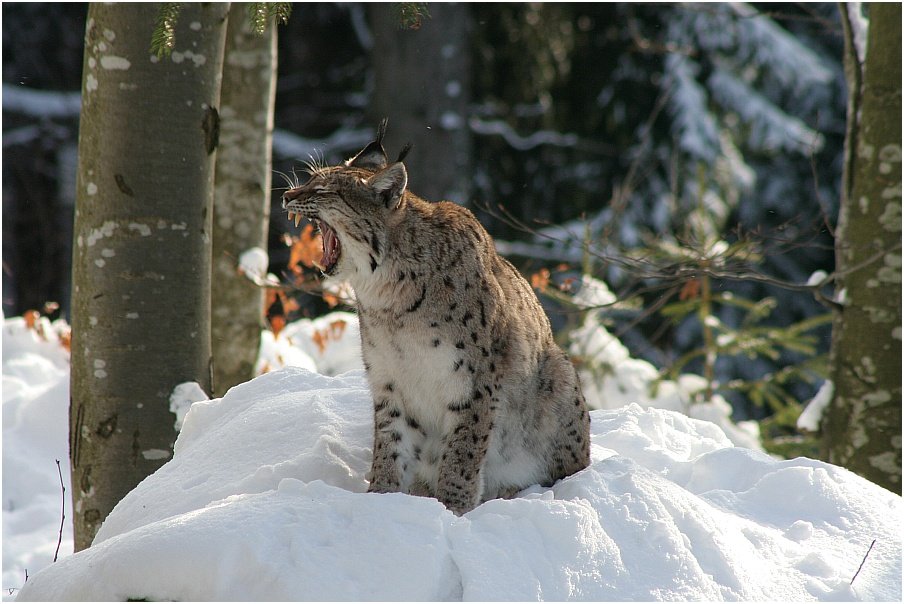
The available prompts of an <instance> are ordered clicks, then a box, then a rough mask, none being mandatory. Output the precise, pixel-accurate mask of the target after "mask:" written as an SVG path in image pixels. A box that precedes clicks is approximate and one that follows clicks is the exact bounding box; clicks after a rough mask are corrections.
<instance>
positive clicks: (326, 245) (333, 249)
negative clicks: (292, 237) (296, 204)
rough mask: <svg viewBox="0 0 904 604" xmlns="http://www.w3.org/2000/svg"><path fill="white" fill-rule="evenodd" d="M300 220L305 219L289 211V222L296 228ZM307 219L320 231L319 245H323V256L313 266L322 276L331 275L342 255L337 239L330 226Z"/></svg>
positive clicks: (314, 219)
mask: <svg viewBox="0 0 904 604" xmlns="http://www.w3.org/2000/svg"><path fill="white" fill-rule="evenodd" d="M302 218H306V217H305V216H303V215H302V214H299V213H298V212H293V211H291V210H289V221H290V222H294V223H295V226H296V227H297V226H298V225H299V223H300V222H301V219H302ZM307 218H310V220H311V221H313V222H314V225H315V226H316V227H317V230H319V231H320V242H321V245H323V255H322V256H321V257H320V261H319V262H318V261H316V260H315V261H314V266H316V267H317V268H318V269H320V271H321V272H322V273H323V274H325V275H332V274H333V269H335V268H336V264H337V263H338V262H339V257H340V256H341V255H342V245H341V244H340V243H339V237H338V235H336V231H335V230H333V228H332V227H331V226H330V225H328V224H327V223H325V222H324V221H322V220H320V219H319V218H314V217H307Z"/></svg>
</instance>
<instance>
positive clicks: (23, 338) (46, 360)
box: [2, 317, 72, 588]
mask: <svg viewBox="0 0 904 604" xmlns="http://www.w3.org/2000/svg"><path fill="white" fill-rule="evenodd" d="M64 327H65V325H64V323H62V322H54V323H50V321H48V320H47V318H46V317H40V318H39V319H37V321H36V323H35V325H34V327H33V328H29V327H28V326H27V324H26V322H25V320H24V319H23V318H22V317H13V318H9V319H4V320H3V337H2V340H3V587H4V588H7V587H12V586H18V585H21V584H22V581H23V580H24V579H25V569H37V568H42V567H44V566H46V565H47V564H50V562H51V560H53V556H54V554H55V552H56V545H57V534H58V531H59V526H60V508H61V505H62V490H61V488H60V474H62V479H63V484H64V485H65V488H66V496H67V498H68V496H69V493H71V492H72V491H71V490H70V486H69V483H70V478H69V424H68V421H67V418H68V415H67V414H66V410H65V407H63V406H62V405H65V403H67V402H68V401H69V354H68V353H67V352H66V350H65V349H64V348H63V347H62V346H61V345H60V344H59V339H58V334H59V333H61V332H62V331H63V330H64ZM54 460H60V463H61V466H60V469H59V471H58V470H57V467H56V465H55V463H54ZM67 505H68V503H67ZM61 541H62V543H61V545H60V553H61V555H65V554H66V553H67V552H72V523H71V522H68V523H66V524H65V526H64V527H63V535H62V539H61Z"/></svg>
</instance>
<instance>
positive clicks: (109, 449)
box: [70, 3, 228, 551]
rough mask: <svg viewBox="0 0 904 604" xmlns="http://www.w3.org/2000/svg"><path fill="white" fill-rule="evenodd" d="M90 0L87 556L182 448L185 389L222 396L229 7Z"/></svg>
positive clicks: (82, 304) (79, 409)
mask: <svg viewBox="0 0 904 604" xmlns="http://www.w3.org/2000/svg"><path fill="white" fill-rule="evenodd" d="M158 9H159V5H158V4H123V3H114V4H100V3H96V4H91V5H90V8H89V13H88V24H87V28H86V34H85V60H84V71H83V73H84V80H83V85H82V110H81V122H80V132H79V164H78V175H77V193H76V216H75V240H76V243H75V246H74V253H73V309H72V328H73V330H72V331H73V339H72V384H71V404H70V439H71V442H70V458H71V461H72V485H73V495H72V496H73V503H74V506H73V507H74V510H75V512H74V523H75V549H76V551H78V550H81V549H84V548H86V547H88V546H89V545H90V544H91V542H92V540H93V538H94V535H95V534H96V532H97V529H98V528H99V527H100V524H101V522H103V520H104V518H105V517H106V516H107V515H108V514H109V512H110V511H111V510H112V509H113V506H114V505H116V503H117V502H118V501H119V500H120V499H121V498H122V497H123V496H124V495H126V493H128V492H129V491H130V490H131V489H132V488H133V487H135V485H137V484H138V483H139V482H140V481H141V480H142V479H143V478H145V477H146V476H148V475H149V474H151V473H152V472H154V471H155V470H156V469H157V468H159V467H160V466H161V465H162V464H163V463H165V462H166V461H167V460H168V459H169V458H170V457H171V455H172V448H173V443H174V441H175V439H176V431H175V427H174V422H175V419H176V418H175V415H174V414H173V413H172V412H171V411H170V400H169V397H170V394H171V393H172V391H173V389H174V387H175V386H176V385H178V384H180V383H182V382H197V383H198V384H199V385H200V386H201V387H202V388H203V389H204V390H205V391H207V392H210V254H211V247H210V246H211V235H210V232H211V230H210V229H211V204H212V200H213V172H214V161H215V157H216V153H215V151H216V147H217V130H218V124H217V122H218V117H217V110H216V107H217V106H218V105H219V96H220V92H219V91H220V77H221V72H222V64H223V44H224V40H225V31H226V16H227V12H228V4H222V3H217V4H186V5H185V6H184V8H183V9H182V12H181V13H180V15H179V19H178V24H177V27H176V47H175V50H174V51H173V53H172V55H171V56H170V57H165V58H160V59H158V58H157V57H154V56H151V54H150V51H149V46H150V42H151V34H152V33H153V31H154V26H155V21H156V18H157V15H158Z"/></svg>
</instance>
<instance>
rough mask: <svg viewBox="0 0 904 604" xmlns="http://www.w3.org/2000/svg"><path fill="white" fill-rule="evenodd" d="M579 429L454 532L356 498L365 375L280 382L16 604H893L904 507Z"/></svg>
mask: <svg viewBox="0 0 904 604" xmlns="http://www.w3.org/2000/svg"><path fill="white" fill-rule="evenodd" d="M591 417H592V423H591V432H592V440H593V444H592V464H591V466H590V467H589V468H587V469H585V470H583V471H581V472H579V473H578V474H575V475H574V476H571V477H568V478H566V479H564V480H561V481H559V482H558V483H557V484H556V485H554V486H553V487H552V488H548V489H546V488H541V487H533V488H529V489H527V490H525V491H523V492H522V493H521V494H520V496H519V497H518V498H516V499H512V500H494V501H490V502H487V503H486V504H484V505H482V506H480V507H478V508H477V509H475V510H474V511H472V512H470V513H469V514H466V515H464V516H462V517H456V516H454V515H453V514H451V513H450V512H448V511H447V510H446V509H445V508H444V507H443V506H442V505H441V504H439V503H438V502H437V501H436V500H433V499H428V498H422V497H413V496H408V495H403V494H388V495H377V494H369V493H366V492H365V491H366V486H367V483H366V481H365V478H364V474H365V472H366V471H367V469H368V466H369V462H370V453H371V452H370V445H371V442H370V441H371V434H372V425H371V421H372V410H371V403H370V396H369V393H368V389H367V386H366V380H365V378H364V375H363V373H362V372H354V373H348V374H344V375H340V376H338V377H327V376H323V375H318V374H314V373H311V372H309V371H307V370H305V369H302V368H292V367H289V368H285V369H281V370H278V371H275V372H272V373H269V374H266V375H263V376H261V377H259V378H256V379H254V380H252V381H251V382H248V383H246V384H243V385H240V386H237V387H236V388H233V389H232V390H230V391H229V392H228V393H227V394H226V396H225V397H223V398H222V399H215V400H210V401H203V402H199V403H196V404H195V405H193V406H192V408H191V410H190V411H189V412H188V414H187V415H186V417H185V422H184V425H183V430H182V433H181V434H180V436H179V440H178V441H177V443H176V451H175V455H174V457H173V459H172V460H171V461H170V462H169V463H167V464H166V465H164V466H163V467H162V468H161V469H160V470H158V471H157V472H156V473H155V474H153V475H152V476H150V477H148V478H147V479H146V480H144V481H143V482H142V483H141V484H140V485H139V486H138V487H137V488H136V489H135V490H133V491H132V492H131V493H130V494H129V495H128V496H127V497H126V498H125V499H123V501H122V502H120V504H119V505H118V506H117V507H116V508H115V509H114V510H113V512H112V513H111V514H110V516H109V517H108V519H107V520H106V522H105V523H104V525H103V527H102V528H101V531H100V533H99V534H98V536H97V538H96V540H95V543H94V545H93V546H92V547H91V548H89V549H87V550H84V551H82V552H79V553H76V554H74V555H72V556H69V557H67V558H64V559H63V560H61V561H59V562H57V563H56V564H53V565H51V566H48V567H47V568H45V569H44V570H42V571H41V572H39V573H38V574H36V575H35V576H33V577H31V578H30V579H29V580H28V582H27V583H26V584H25V586H24V587H23V588H22V590H21V592H20V593H19V596H18V599H19V600H108V599H118V600H124V599H127V598H147V599H151V600H235V599H241V600H267V601H272V600H541V599H542V600H813V599H820V600H838V599H841V600H897V601H900V598H901V587H900V585H901V537H900V531H899V527H900V520H901V511H902V505H901V498H900V497H899V496H897V495H894V494H892V493H890V492H888V491H886V490H884V489H882V488H881V487H878V486H876V485H874V484H872V483H870V482H868V481H866V480H864V479H862V478H859V477H857V476H856V475H854V474H852V473H850V472H848V471H846V470H844V469H841V468H838V467H835V466H832V465H829V464H826V463H823V462H818V461H813V460H809V459H795V460H790V461H777V460H774V459H772V458H770V457H768V456H766V455H764V454H762V453H760V452H758V451H753V450H750V449H744V448H739V447H735V446H732V444H731V442H730V441H729V439H728V438H727V437H726V436H725V434H724V433H723V432H722V430H721V429H720V428H719V427H717V426H716V425H714V424H712V423H709V422H705V421H701V420H695V419H691V418H688V417H686V416H683V415H681V414H679V413H675V412H672V411H668V410H660V409H652V408H649V409H643V408H641V407H640V406H638V405H629V406H627V407H625V408H623V409H619V410H597V411H593V412H592V413H591ZM873 539H876V545H875V547H874V548H873V551H872V552H871V554H870V556H869V558H868V559H867V561H866V563H865V564H864V566H863V569H862V571H861V572H860V574H859V575H858V576H857V579H856V581H855V582H854V584H853V585H850V581H851V577H852V576H853V575H854V573H855V572H856V570H857V568H858V566H859V565H860V563H861V561H862V559H863V555H864V554H865V553H866V551H867V548H868V547H869V544H870V542H871V541H872V540H873Z"/></svg>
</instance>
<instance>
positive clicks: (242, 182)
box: [211, 3, 277, 396]
mask: <svg viewBox="0 0 904 604" xmlns="http://www.w3.org/2000/svg"><path fill="white" fill-rule="evenodd" d="M247 11H248V4H246V3H234V4H233V5H232V8H231V9H230V13H229V27H228V30H227V34H226V57H225V65H224V67H223V87H222V95H221V99H220V148H219V150H218V151H217V168H216V186H215V195H214V207H213V216H214V220H213V281H212V284H211V322H212V325H211V330H212V345H213V388H214V395H215V396H222V395H223V394H225V393H226V391H227V390H229V388H231V387H233V386H235V385H236V384H240V383H242V382H246V381H248V380H250V379H251V378H252V377H254V365H255V362H256V361H257V356H258V349H259V347H260V339H261V329H262V327H263V315H264V291H263V289H261V288H260V287H258V286H257V285H255V284H254V283H253V282H252V281H250V280H249V279H248V278H247V277H245V276H242V275H240V274H239V273H238V271H237V260H238V258H239V257H240V256H241V254H242V253H243V252H245V251H246V250H248V249H250V248H254V247H257V248H260V249H262V250H266V249H267V226H268V224H269V219H270V183H271V166H272V161H271V160H272V153H271V141H272V138H273V103H274V98H275V92H276V35H277V34H276V24H275V23H273V22H272V21H273V20H272V19H271V23H270V25H269V26H268V27H267V30H266V31H265V32H264V34H263V35H257V34H255V33H254V32H253V31H252V28H251V24H250V21H249V19H248V12H247Z"/></svg>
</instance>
